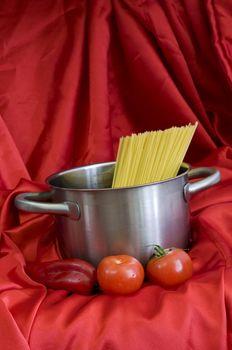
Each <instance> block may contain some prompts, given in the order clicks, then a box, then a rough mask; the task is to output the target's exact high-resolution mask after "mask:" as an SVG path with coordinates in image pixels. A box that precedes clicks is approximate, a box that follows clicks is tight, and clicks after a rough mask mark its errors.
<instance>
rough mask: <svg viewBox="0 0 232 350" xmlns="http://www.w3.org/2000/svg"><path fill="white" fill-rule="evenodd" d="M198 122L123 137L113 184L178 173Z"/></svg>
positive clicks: (130, 183)
mask: <svg viewBox="0 0 232 350" xmlns="http://www.w3.org/2000/svg"><path fill="white" fill-rule="evenodd" d="M196 128H197V123H195V124H194V125H192V124H189V125H186V126H181V127H172V128H169V129H166V130H158V131H150V132H148V131H147V132H144V133H139V134H132V135H131V136H125V137H121V138H120V141H119V148H118V152H117V159H116V164H115V170H114V177H113V183H112V187H113V188H117V187H128V186H137V185H143V184H148V183H152V182H156V181H161V180H166V179H169V178H172V177H175V176H176V175H177V174H178V171H179V169H180V166H181V164H182V162H183V160H184V157H185V154H186V152H187V150H188V147H189V145H190V142H191V140H192V137H193V135H194V132H195V130H196Z"/></svg>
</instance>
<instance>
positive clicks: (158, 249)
mask: <svg viewBox="0 0 232 350" xmlns="http://www.w3.org/2000/svg"><path fill="white" fill-rule="evenodd" d="M164 255H166V251H165V249H163V248H162V247H161V246H159V245H158V244H156V245H155V246H154V256H156V257H157V258H159V257H161V256H164Z"/></svg>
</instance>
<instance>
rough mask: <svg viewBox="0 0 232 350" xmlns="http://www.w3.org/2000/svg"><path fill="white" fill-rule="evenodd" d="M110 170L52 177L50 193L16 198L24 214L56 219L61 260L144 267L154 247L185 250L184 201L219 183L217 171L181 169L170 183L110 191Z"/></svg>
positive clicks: (102, 167) (108, 166)
mask: <svg viewBox="0 0 232 350" xmlns="http://www.w3.org/2000/svg"><path fill="white" fill-rule="evenodd" d="M114 165H115V163H114V162H110V163H101V164H94V165H89V166H84V167H78V168H74V169H70V170H67V171H63V172H60V173H57V174H54V175H52V176H50V177H49V178H48V179H47V182H48V184H49V186H50V188H51V191H50V192H41V193H22V194H19V195H18V196H17V197H16V198H15V205H16V207H17V208H19V209H21V210H24V211H29V212H34V213H35V212H37V213H46V214H49V213H50V214H56V219H57V231H58V242H59V248H60V251H61V252H62V255H63V256H64V257H79V258H82V259H85V260H87V261H90V262H92V263H93V264H95V265H96V264H97V263H98V262H99V260H100V259H101V258H102V257H104V256H106V255H112V254H129V255H133V256H135V257H137V258H138V259H139V260H140V261H141V262H143V263H145V262H146V261H147V259H148V258H149V257H150V255H151V254H152V251H153V245H154V244H160V245H161V246H164V247H172V246H177V247H182V248H184V247H187V245H188V242H189V238H190V224H189V205H188V202H189V198H190V197H191V195H192V194H194V193H196V192H198V191H201V190H204V189H206V188H208V187H210V186H212V185H214V184H216V183H217V182H219V181H220V173H219V171H218V170H216V169H214V168H206V167H205V168H196V169H192V170H190V168H189V166H188V165H187V164H183V165H182V167H181V169H180V172H179V175H178V176H176V177H175V178H172V179H169V180H166V181H160V182H156V183H152V184H148V185H143V186H135V187H127V188H119V189H112V188H111V183H112V177H113V172H114ZM202 177H203V179H200V180H197V181H195V182H192V183H190V182H189V179H192V178H202ZM47 201H50V202H47Z"/></svg>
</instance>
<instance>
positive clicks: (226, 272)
mask: <svg viewBox="0 0 232 350" xmlns="http://www.w3.org/2000/svg"><path fill="white" fill-rule="evenodd" d="M0 15H1V22H0V38H1V45H0V115H1V117H0V165H1V170H0V189H1V191H0V193H1V196H0V198H1V216H0V228H1V241H0V271H1V273H0V308H1V312H0V325H1V335H0V344H1V347H2V348H4V349H17V350H21V349H23V350H24V349H33V350H34V349H36V350H37V349H57V350H58V349H59V350H66V349H81V350H87V349H88V350H89V349H91V350H92V349H94V350H106V349H107V350H119V349H120V350H122V349H127V350H130V349H133V350H141V349H167V348H168V349H170V350H176V349H178V350H182V349H184V350H188V349H197V350H208V349H210V350H224V349H230V348H232V311H231V308H232V272H231V254H232V214H231V213H232V149H231V144H232V124H231V117H232V108H231V101H232V44H231V43H232V27H231V23H232V4H231V2H230V0H224V1H222V0H204V1H201V0H192V1H188V0H182V1H181V0H162V1H161V0H160V1H158V0H111V1H110V0H95V1H88V0H67V1H63V0H54V1H51V0H48V1H43V0H38V1H27V0H23V1H17V0H3V1H1V3H0ZM195 121H198V122H199V126H198V130H197V132H196V135H195V136H194V139H193V141H192V143H191V146H190V149H189V152H188V154H187V157H186V160H187V161H189V162H190V163H191V164H193V165H195V166H198V165H204V166H215V167H217V168H218V169H219V170H220V171H221V174H222V179H221V182H220V184H218V185H216V186H215V187H214V188H211V189H209V190H206V191H203V192H201V193H199V194H197V195H195V196H194V197H193V198H192V199H191V222H192V232H193V237H194V244H193V248H192V250H191V252H190V254H191V256H192V259H193V262H194V276H193V278H192V279H191V280H190V281H188V282H187V283H185V284H184V285H183V286H181V287H179V288H177V289H174V290H171V291H170V290H169V291H167V290H164V289H162V288H160V287H158V286H151V285H149V284H146V285H145V286H144V287H143V288H142V289H141V290H140V291H139V292H138V293H136V294H135V295H132V296H128V297H110V296H107V295H102V294H99V295H94V296H90V297H86V296H79V295H75V294H73V295H70V294H68V293H67V292H65V291H62V290H61V291H52V290H46V288H45V287H44V286H43V285H40V284H37V283H35V282H33V281H32V280H31V279H30V278H29V277H28V276H27V275H26V274H25V272H24V266H25V264H26V263H27V262H29V261H34V260H35V259H39V260H51V259H54V258H56V257H57V253H56V249H55V235H56V232H55V228H54V221H53V220H54V218H53V217H52V216H49V215H36V214H29V213H22V212H20V213H19V212H18V211H17V209H16V208H15V207H14V197H15V195H16V194H17V193H19V192H24V191H38V190H44V189H45V188H46V185H45V179H46V177H47V176H48V175H50V174H51V173H53V172H56V171H60V170H61V169H67V168H70V167H73V166H76V165H82V164H90V163H96V162H102V161H108V160H113V159H115V155H116V151H117V145H118V139H119V137H120V136H122V135H127V134H130V133H131V132H139V131H145V130H154V129H158V128H161V129H164V128H167V127H170V126H173V125H185V124H187V123H189V122H191V123H193V122H195ZM93 249H94V247H93Z"/></svg>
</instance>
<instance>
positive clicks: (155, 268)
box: [146, 246, 193, 288]
mask: <svg viewBox="0 0 232 350" xmlns="http://www.w3.org/2000/svg"><path fill="white" fill-rule="evenodd" d="M192 273H193V264H192V260H191V258H190V256H189V255H188V254H187V253H186V252H185V251H184V250H183V249H180V248H171V249H162V248H161V247H159V246H156V247H155V254H154V256H153V257H152V258H151V259H150V260H149V261H148V263H147V265H146V275H147V277H148V278H149V280H150V281H151V282H153V283H154V284H158V285H160V286H162V287H167V288H168V287H175V286H178V285H180V284H181V283H183V282H185V281H187V280H188V279H189V278H190V277H191V276H192Z"/></svg>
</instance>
